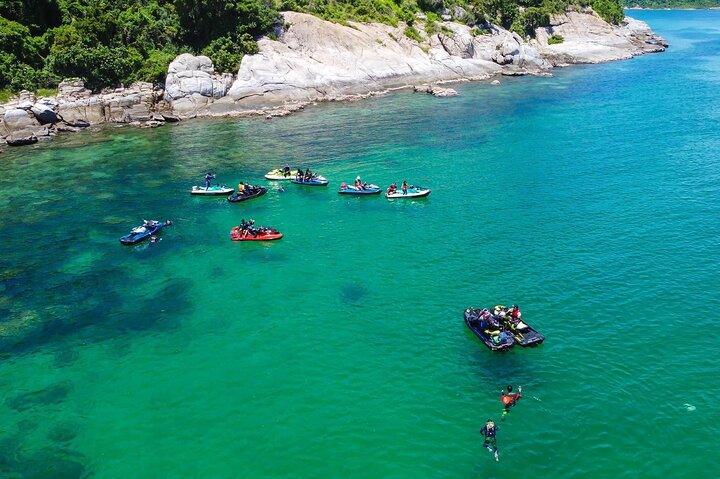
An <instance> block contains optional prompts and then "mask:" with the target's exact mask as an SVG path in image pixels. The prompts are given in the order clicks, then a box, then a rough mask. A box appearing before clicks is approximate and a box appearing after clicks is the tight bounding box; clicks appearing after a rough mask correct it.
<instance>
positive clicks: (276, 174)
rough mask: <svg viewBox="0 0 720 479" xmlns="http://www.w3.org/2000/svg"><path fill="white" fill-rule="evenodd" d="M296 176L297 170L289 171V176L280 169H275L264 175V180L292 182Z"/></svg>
mask: <svg viewBox="0 0 720 479" xmlns="http://www.w3.org/2000/svg"><path fill="white" fill-rule="evenodd" d="M297 174H298V170H290V174H285V171H284V170H283V169H282V168H276V169H274V170H270V171H268V172H267V173H265V178H266V179H268V180H275V181H283V180H292V179H293V178H295V176H297Z"/></svg>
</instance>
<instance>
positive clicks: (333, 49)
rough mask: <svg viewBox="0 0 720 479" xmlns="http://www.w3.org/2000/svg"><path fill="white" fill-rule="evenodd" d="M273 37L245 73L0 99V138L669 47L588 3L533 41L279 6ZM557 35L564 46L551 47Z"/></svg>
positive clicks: (197, 72) (539, 68)
mask: <svg viewBox="0 0 720 479" xmlns="http://www.w3.org/2000/svg"><path fill="white" fill-rule="evenodd" d="M282 16H283V22H282V25H283V27H279V28H278V31H277V32H276V34H277V36H276V37H274V38H277V39H275V40H273V39H270V38H261V39H260V40H259V41H258V45H259V47H260V52H259V53H257V54H255V55H246V56H245V57H243V59H242V61H241V63H240V68H239V71H238V72H237V75H232V74H229V73H225V74H220V73H217V72H215V69H214V66H213V64H212V61H211V60H210V59H209V58H208V57H205V56H195V55H191V54H189V53H184V54H181V55H179V56H178V57H177V58H175V60H174V61H173V62H172V63H171V64H170V66H169V68H168V74H167V78H166V81H165V85H164V86H161V85H152V84H150V83H143V82H137V83H133V84H132V85H130V86H128V87H126V88H117V89H105V90H103V91H101V92H100V93H93V92H91V91H90V90H88V89H87V88H85V85H84V83H83V81H82V80H80V79H77V78H74V79H68V80H65V81H63V82H62V83H61V84H60V86H59V88H58V94H57V95H56V96H55V97H45V98H37V97H36V96H35V95H34V94H32V93H29V92H25V91H24V92H21V93H20V95H18V96H17V97H15V98H13V99H11V100H10V101H9V102H7V103H6V104H4V105H0V138H2V139H3V140H4V141H3V142H2V143H6V144H8V145H26V144H31V143H35V142H37V141H38V140H39V139H43V138H51V137H53V136H55V135H57V134H58V133H61V132H71V131H80V130H83V129H86V128H88V127H92V126H95V125H102V124H106V123H115V124H131V125H136V126H142V127H156V126H160V125H163V124H165V123H168V122H175V121H178V120H181V119H189V118H195V117H204V116H240V115H262V116H264V117H266V118H272V117H275V116H284V115H287V114H290V113H291V112H293V111H296V110H298V109H302V108H303V107H304V106H305V105H307V104H312V103H315V102H321V101H344V100H357V99H361V98H367V97H369V96H373V95H377V94H381V93H384V92H387V91H390V90H394V89H399V88H407V87H416V91H423V92H426V93H431V94H433V95H435V96H452V95H453V94H456V92H455V91H454V90H452V89H449V88H443V87H438V86H437V84H438V83H444V82H451V81H468V80H484V79H490V78H492V77H494V76H497V75H528V74H529V75H543V74H545V75H547V74H548V72H549V70H551V69H552V68H553V67H557V66H565V65H571V64H577V63H599V62H606V61H612V60H621V59H627V58H631V57H633V56H636V55H641V54H644V53H650V52H660V51H664V50H665V48H666V47H667V43H666V42H665V41H664V40H663V39H662V38H661V37H659V36H657V35H655V34H654V33H653V32H652V31H651V30H650V28H649V27H648V25H647V24H645V23H643V22H640V21H637V20H634V19H632V18H626V19H625V20H624V21H623V22H622V23H621V24H620V25H610V24H608V23H606V22H605V21H604V20H602V19H601V18H600V17H599V16H598V15H597V14H595V13H594V12H593V11H592V9H590V8H586V9H584V10H582V11H571V12H570V11H569V12H566V13H564V14H561V15H555V16H553V17H552V18H551V24H550V26H549V27H544V28H539V29H537V30H536V37H535V38H534V39H532V40H529V41H526V40H525V39H523V38H522V37H520V36H518V35H517V34H515V33H512V32H510V31H508V30H505V29H503V28H501V27H499V26H497V25H486V27H485V28H484V29H482V30H479V29H477V28H471V27H469V26H467V25H464V24H461V23H456V22H453V21H443V22H441V28H440V29H439V31H438V32H434V33H430V32H425V31H424V30H423V26H422V24H423V23H424V22H418V25H417V26H416V28H417V29H418V31H419V34H420V37H421V39H422V41H416V40H413V39H410V38H408V37H407V36H406V35H405V34H404V31H405V27H406V25H404V24H402V23H401V24H399V25H398V26H396V27H392V26H389V25H384V24H378V23H355V22H350V23H349V24H348V25H340V24H336V23H332V22H328V21H325V20H322V19H320V18H318V17H315V16H313V15H309V14H305V13H297V12H283V13H282ZM552 35H559V36H562V37H563V39H564V41H563V42H562V43H559V44H553V45H549V44H548V39H549V38H550V36H552Z"/></svg>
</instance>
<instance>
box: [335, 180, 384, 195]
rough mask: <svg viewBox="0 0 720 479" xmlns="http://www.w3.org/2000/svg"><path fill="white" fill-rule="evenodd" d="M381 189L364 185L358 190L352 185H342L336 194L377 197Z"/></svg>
mask: <svg viewBox="0 0 720 479" xmlns="http://www.w3.org/2000/svg"><path fill="white" fill-rule="evenodd" d="M381 191H382V189H381V188H380V187H379V186H378V185H372V184H367V183H364V184H363V187H362V189H361V190H358V189H357V188H355V187H354V186H353V185H348V184H346V183H343V184H342V185H340V189H339V190H338V193H340V194H341V195H377V194H378V193H380V192H381Z"/></svg>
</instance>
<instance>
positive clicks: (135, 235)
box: [120, 220, 172, 244]
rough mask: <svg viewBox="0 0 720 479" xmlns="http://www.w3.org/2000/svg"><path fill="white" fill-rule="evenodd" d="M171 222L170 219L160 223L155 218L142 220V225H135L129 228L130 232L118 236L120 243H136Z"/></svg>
mask: <svg viewBox="0 0 720 479" xmlns="http://www.w3.org/2000/svg"><path fill="white" fill-rule="evenodd" d="M171 224H172V221H170V220H167V221H166V222H164V223H162V222H160V221H156V220H150V221H146V222H144V223H143V224H142V225H140V226H137V227H135V228H133V229H132V230H130V234H127V235H125V236H123V237H122V238H120V243H122V244H137V243H139V242H141V241H143V240H145V239H147V238H149V237H151V236H153V235H154V234H156V233H158V232H159V231H160V230H161V229H163V228H164V227H166V226H170V225H171Z"/></svg>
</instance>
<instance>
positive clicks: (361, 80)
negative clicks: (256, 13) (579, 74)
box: [228, 12, 549, 106]
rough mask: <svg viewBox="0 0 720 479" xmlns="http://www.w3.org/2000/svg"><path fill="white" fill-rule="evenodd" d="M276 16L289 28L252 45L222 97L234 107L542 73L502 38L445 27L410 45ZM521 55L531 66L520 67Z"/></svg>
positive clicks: (378, 29) (383, 35) (397, 33)
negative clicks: (505, 70)
mask: <svg viewBox="0 0 720 479" xmlns="http://www.w3.org/2000/svg"><path fill="white" fill-rule="evenodd" d="M283 15H284V18H285V23H286V24H289V25H290V27H289V29H288V30H287V31H286V32H284V34H283V35H282V36H281V37H280V39H279V40H278V41H274V40H270V39H262V40H260V42H259V45H260V53H259V54H257V55H247V56H245V57H244V58H243V60H242V63H241V65H240V71H239V72H238V76H237V79H236V80H235V82H234V83H233V85H232V87H231V88H230V90H229V92H228V96H229V97H231V98H232V99H233V100H234V101H235V102H236V103H237V104H238V105H239V106H257V105H260V104H262V103H268V102H269V103H270V104H273V103H280V102H284V101H314V100H326V99H333V98H336V97H343V96H344V95H352V94H358V93H367V92H371V91H375V90H384V89H387V88H392V87H397V86H402V85H407V84H417V83H421V82H433V81H440V80H461V79H476V78H485V77H487V76H489V75H492V74H495V73H498V72H499V71H500V69H501V68H500V66H499V65H501V64H513V66H514V67H515V68H516V69H519V68H525V66H522V65H523V64H524V65H526V66H527V69H528V70H532V71H537V70H540V69H543V68H548V67H549V65H548V64H547V63H546V62H544V60H542V59H541V58H540V56H539V55H538V54H537V52H536V51H535V49H534V47H530V46H527V49H526V50H527V51H526V50H524V49H520V48H519V47H518V44H517V42H516V41H515V40H514V38H513V36H512V34H510V33H509V32H507V31H505V30H502V31H501V32H500V31H498V35H490V37H493V41H491V42H486V41H484V40H482V39H480V40H477V41H476V39H475V38H474V37H473V36H472V35H471V33H470V28H469V27H468V26H466V25H461V24H457V23H451V22H447V23H444V24H443V25H445V27H446V29H449V30H451V31H452V33H451V34H450V33H440V34H435V35H432V36H430V37H429V38H426V39H425V40H424V41H423V42H422V43H418V42H416V41H414V40H411V39H409V38H407V37H406V36H405V35H404V29H405V26H404V25H402V24H401V25H399V26H398V27H391V26H388V25H381V24H359V23H352V24H351V25H350V26H345V25H339V24H336V23H331V22H327V21H325V20H322V19H320V18H317V17H314V16H312V15H308V14H303V13H296V12H284V13H283ZM498 39H501V40H500V43H498ZM508 39H509V40H508ZM508 41H511V42H512V47H511V48H506V49H505V50H507V51H503V52H502V55H500V56H501V61H497V58H498V53H497V52H498V44H500V45H502V42H508ZM528 52H530V54H528ZM525 54H527V58H528V59H530V58H533V59H535V60H536V61H535V62H531V61H525V60H523V55H525Z"/></svg>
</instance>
